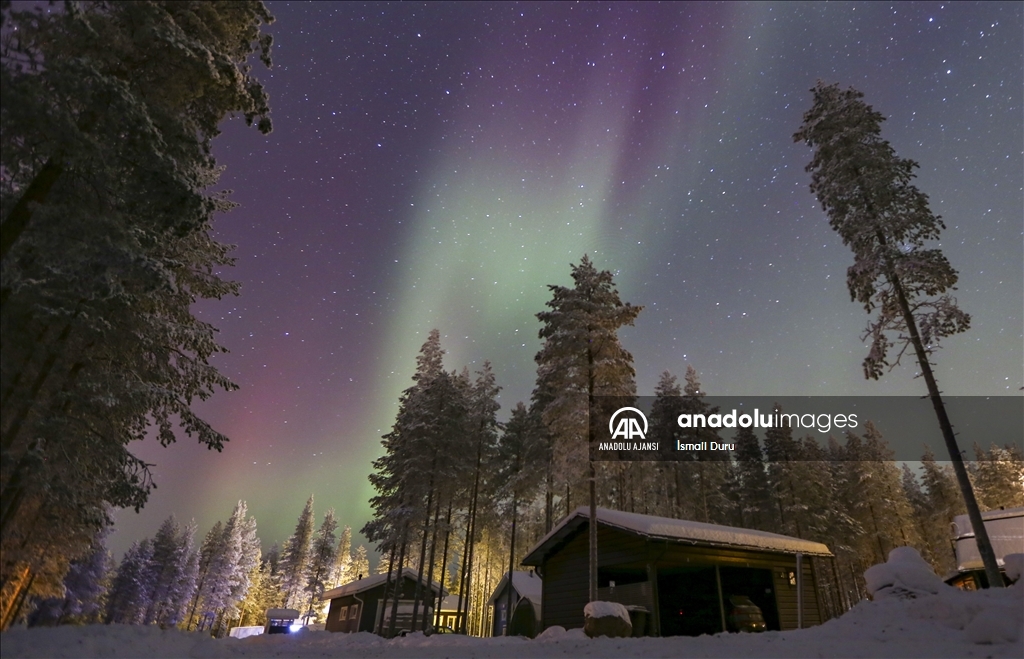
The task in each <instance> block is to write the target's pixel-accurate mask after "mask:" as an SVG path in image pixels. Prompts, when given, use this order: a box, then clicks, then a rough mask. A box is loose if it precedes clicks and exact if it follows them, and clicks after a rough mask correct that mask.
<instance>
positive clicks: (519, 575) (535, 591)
mask: <svg viewBox="0 0 1024 659" xmlns="http://www.w3.org/2000/svg"><path fill="white" fill-rule="evenodd" d="M506 583H508V572H506V573H505V574H503V575H502V576H501V581H499V582H498V586H497V587H496V588H495V589H494V592H493V593H491V596H490V597H489V598H488V599H487V606H493V605H494V600H495V599H496V598H497V597H498V595H500V594H501V591H502V590H504V588H505V584H506ZM543 585H544V582H543V581H541V578H540V577H539V576H537V574H535V573H534V572H525V571H521V570H516V571H515V572H513V573H512V587H513V588H515V590H516V592H517V593H519V596H520V597H525V598H526V599H528V600H530V601H531V602H532V603H533V605H534V606H535V607H537V608H538V610H539V607H540V604H541V590H542V587H543Z"/></svg>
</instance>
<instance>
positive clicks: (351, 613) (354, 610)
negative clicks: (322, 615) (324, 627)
mask: <svg viewBox="0 0 1024 659" xmlns="http://www.w3.org/2000/svg"><path fill="white" fill-rule="evenodd" d="M358 613H359V605H358V604H353V605H352V606H350V607H348V619H349V620H354V619H355V618H356V616H357V614H358Z"/></svg>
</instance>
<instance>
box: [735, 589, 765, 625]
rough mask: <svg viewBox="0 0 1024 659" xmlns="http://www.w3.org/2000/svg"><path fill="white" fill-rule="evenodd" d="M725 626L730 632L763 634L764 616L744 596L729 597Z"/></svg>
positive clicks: (758, 608)
mask: <svg viewBox="0 0 1024 659" xmlns="http://www.w3.org/2000/svg"><path fill="white" fill-rule="evenodd" d="M728 602H729V612H728V615H726V618H725V620H726V626H727V627H728V628H729V631H731V632H763V631H764V630H765V624H764V616H763V615H762V614H761V609H760V607H758V606H757V605H756V604H754V603H753V602H752V601H750V598H749V597H746V596H745V595H730V596H729V598H728Z"/></svg>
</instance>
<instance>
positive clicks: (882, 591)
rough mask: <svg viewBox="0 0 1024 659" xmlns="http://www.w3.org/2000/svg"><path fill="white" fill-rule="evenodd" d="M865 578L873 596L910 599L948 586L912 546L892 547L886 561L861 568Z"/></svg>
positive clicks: (931, 593)
mask: <svg viewBox="0 0 1024 659" xmlns="http://www.w3.org/2000/svg"><path fill="white" fill-rule="evenodd" d="M864 580H865V581H866V582H867V588H868V593H870V594H871V597H872V598H873V599H886V598H892V597H894V598H896V599H913V598H915V597H920V596H922V595H934V594H936V593H938V592H940V591H942V590H943V589H948V588H950V586H947V585H946V584H944V583H943V582H942V579H939V577H938V576H936V574H935V572H933V571H932V568H931V566H930V565H928V563H927V562H926V561H925V560H924V559H923V558H921V554H919V553H918V552H917V550H916V549H914V548H913V547H897V548H896V549H893V550H892V551H891V552H889V560H888V561H886V562H885V563H882V564H880V565H873V566H871V567H869V568H868V569H867V571H865V572H864Z"/></svg>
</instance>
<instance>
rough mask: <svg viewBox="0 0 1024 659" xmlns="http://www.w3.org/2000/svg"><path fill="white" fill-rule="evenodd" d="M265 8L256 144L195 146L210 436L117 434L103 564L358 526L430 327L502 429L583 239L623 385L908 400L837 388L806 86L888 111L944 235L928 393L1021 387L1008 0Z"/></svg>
mask: <svg viewBox="0 0 1024 659" xmlns="http://www.w3.org/2000/svg"><path fill="white" fill-rule="evenodd" d="M268 4H269V7H270V10H271V12H272V13H273V14H274V15H275V16H276V18H277V22H276V23H275V24H274V25H273V26H271V27H270V30H269V31H270V32H271V33H272V34H273V35H274V38H275V45H274V52H273V57H274V62H275V66H274V68H273V70H272V71H265V70H264V71H262V72H260V73H259V75H260V77H261V79H262V80H263V82H264V84H265V86H266V87H267V90H268V91H269V93H270V95H271V108H272V117H273V120H274V132H273V134H271V135H270V136H268V137H266V138H264V137H262V136H260V135H259V134H258V133H257V132H256V131H254V130H251V129H246V127H245V126H244V125H243V122H241V121H240V120H235V121H233V122H231V123H229V124H228V125H226V126H225V130H224V134H223V135H222V136H221V137H219V138H218V139H217V141H216V142H215V155H216V157H217V159H218V162H219V163H220V164H222V165H224V166H226V171H225V174H224V177H223V178H222V186H221V187H224V188H230V189H233V190H234V193H233V195H232V199H233V200H234V201H235V202H237V203H238V204H239V207H238V208H237V209H235V210H234V211H233V212H231V213H229V214H226V215H224V216H223V217H221V218H220V219H219V220H218V223H217V225H216V230H217V234H218V237H219V238H220V239H221V240H223V241H225V242H228V243H232V244H235V245H237V248H236V250H235V252H234V254H235V256H236V258H237V264H236V266H235V267H234V268H233V269H231V270H230V271H229V272H228V276H229V277H230V278H232V279H235V280H237V281H240V282H241V283H242V293H241V296H240V297H238V298H231V299H225V300H222V301H220V302H216V303H206V304H203V305H201V306H200V307H198V309H197V311H198V313H199V314H200V316H201V318H202V319H203V320H206V321H208V322H211V323H213V324H214V325H215V326H217V327H218V328H219V329H220V330H221V332H220V340H221V342H222V344H223V345H225V346H226V347H228V348H229V349H230V351H231V353H230V354H229V355H226V356H224V357H222V358H220V359H219V361H218V362H217V364H218V366H219V367H220V368H221V370H222V371H223V372H224V373H225V374H227V375H228V376H229V377H231V378H232V379H233V380H234V381H235V382H237V383H238V384H239V385H240V386H241V389H240V390H239V391H238V392H234V393H221V394H218V395H216V396H215V397H214V398H213V399H212V400H211V401H210V402H208V403H204V404H202V405H201V406H199V408H198V409H200V410H201V411H202V413H203V415H204V417H205V418H207V419H208V420H209V421H211V422H212V423H213V425H214V426H215V427H217V428H218V429H219V430H221V431H223V432H225V433H226V434H227V435H228V436H229V437H231V442H230V444H229V445H228V446H227V448H226V449H225V451H224V453H222V454H209V453H207V452H206V451H205V450H202V449H200V448H198V447H197V446H195V445H193V443H192V442H191V441H189V440H187V439H186V438H182V439H181V440H180V441H179V443H178V444H177V445H175V446H173V447H171V448H169V449H161V448H160V447H159V446H156V445H152V446H151V445H141V446H139V447H137V450H136V452H137V454H139V455H140V456H141V457H143V458H144V459H146V460H147V461H149V462H152V463H156V467H155V468H154V471H155V474H156V478H157V483H158V485H159V489H158V490H157V491H156V492H154V494H153V496H152V498H151V502H150V503H149V505H148V506H147V507H146V508H145V509H144V511H143V512H142V514H141V515H135V514H134V513H131V512H128V511H123V512H121V513H119V514H118V530H117V532H116V533H115V535H114V536H113V537H112V539H111V547H112V549H114V550H115V552H118V551H123V548H124V547H126V546H127V545H128V544H129V543H130V542H131V540H133V539H137V538H140V537H142V536H144V535H151V534H152V533H153V532H154V531H155V530H156V528H157V526H158V525H159V523H160V521H161V520H162V519H163V518H164V517H166V516H167V515H168V514H170V513H172V512H173V513H175V514H176V515H177V516H178V517H179V518H180V519H184V520H187V519H189V518H192V517H195V518H196V520H197V521H198V522H199V526H200V533H205V532H206V530H207V529H208V528H209V527H210V525H212V524H213V522H214V521H215V520H217V519H222V518H226V517H227V515H228V514H229V513H230V511H231V507H232V505H233V504H234V502H235V501H237V500H238V499H245V500H246V501H247V502H248V504H249V510H250V512H251V513H252V514H253V515H254V516H255V517H256V519H257V522H258V523H259V525H260V527H259V528H260V536H261V538H262V539H263V541H264V543H265V545H267V546H269V544H272V543H273V542H275V541H283V540H284V539H285V538H286V537H287V536H288V534H289V533H291V530H292V527H293V526H294V523H295V518H296V516H297V515H298V513H299V511H300V510H301V508H302V504H303V502H304V501H305V499H306V497H307V496H308V495H309V494H310V493H314V494H315V495H316V510H317V515H318V517H319V516H320V515H322V513H323V512H324V510H326V508H328V507H334V508H336V510H337V511H338V514H339V518H340V521H341V523H342V524H348V525H351V526H352V527H353V528H354V529H355V530H358V528H359V527H361V526H362V525H363V523H365V521H366V520H367V519H368V515H369V506H368V504H367V499H368V497H369V496H370V487H369V484H368V483H367V480H366V475H367V474H368V473H369V471H370V462H371V460H372V459H373V458H374V457H376V456H377V455H378V454H379V451H380V443H379V441H380V436H381V435H382V434H383V433H385V432H387V430H388V429H389V428H390V425H391V422H392V421H393V418H394V413H395V410H396V409H397V400H398V396H399V394H400V392H401V391H402V390H403V389H404V388H406V387H407V386H408V385H409V384H410V380H409V377H410V375H411V374H412V370H413V367H414V364H415V356H416V352H417V350H418V348H419V346H420V344H422V342H423V341H424V339H425V338H426V335H427V332H428V331H429V330H430V329H431V328H434V327H437V328H438V329H440V331H441V335H442V345H443V347H444V348H445V349H446V350H447V351H448V355H447V361H446V364H447V366H448V368H450V369H461V368H462V367H463V366H464V365H465V366H468V367H469V368H470V369H471V370H473V369H475V368H477V367H479V365H480V364H481V363H482V362H483V361H484V360H490V361H491V362H492V363H493V364H494V369H495V372H496V374H497V377H498V383H499V384H500V385H501V386H502V387H504V390H503V392H502V396H501V402H502V408H503V410H502V413H501V417H502V418H505V415H507V414H508V411H509V410H510V409H511V408H512V407H513V406H514V405H515V403H516V402H517V401H519V400H527V399H528V397H529V394H530V390H531V389H532V386H533V380H534V372H535V371H534V369H535V365H534V362H533V357H534V355H535V354H536V352H537V350H538V349H539V345H540V344H539V340H538V338H537V331H538V329H539V324H538V322H537V321H536V318H535V317H534V314H536V313H537V312H538V311H541V310H542V309H543V308H544V303H545V301H546V300H547V299H548V297H549V296H548V291H547V288H546V285H547V284H561V285H566V284H567V283H568V282H569V264H570V263H574V262H578V261H579V259H580V258H581V257H582V256H583V254H585V253H586V254H589V255H590V256H591V258H592V259H593V260H594V262H595V264H596V265H597V267H599V268H601V269H608V270H611V271H612V272H614V273H615V275H616V283H617V285H618V288H619V291H620V294H621V296H622V298H623V300H627V301H629V302H632V303H633V304H639V305H643V306H644V307H645V308H644V311H643V312H642V313H641V314H640V316H639V318H638V320H637V323H636V326H635V327H633V328H628V329H626V330H625V331H623V332H622V333H621V338H622V340H623V343H624V344H625V347H626V348H627V349H628V350H630V351H631V352H632V353H633V355H634V357H635V365H636V369H637V385H638V389H639V392H640V393H641V394H647V395H649V394H651V393H653V389H654V385H655V383H656V381H657V377H658V375H659V374H660V373H661V372H662V371H664V370H670V371H672V372H673V373H675V374H677V375H679V376H682V374H683V373H684V372H685V370H686V366H687V364H691V365H693V366H694V368H696V369H697V370H698V372H700V374H701V378H702V382H703V384H704V386H705V388H706V389H707V391H708V392H710V393H711V394H728V395H739V394H743V395H763V396H771V395H780V396H781V395H831V396H839V395H888V394H905V395H920V394H923V393H924V385H923V383H921V382H920V381H918V380H915V379H914V377H913V374H914V369H913V368H912V366H911V365H910V364H909V362H908V364H907V365H905V366H904V367H901V368H898V369H896V370H895V371H894V372H892V373H890V374H889V375H887V376H886V377H885V378H883V379H882V380H881V381H880V382H869V381H865V380H864V379H863V376H862V373H861V366H860V364H861V360H862V359H863V357H864V355H865V353H866V350H867V348H866V347H865V344H864V342H862V341H861V340H860V335H861V330H862V328H863V327H864V326H865V325H866V323H867V321H868V316H867V315H866V314H865V313H864V311H863V309H862V308H861V307H860V306H859V305H857V304H854V303H851V302H850V300H849V295H848V293H847V290H846V284H845V273H846V268H847V267H848V266H849V265H850V263H851V262H852V257H851V255H850V252H849V250H848V249H847V248H846V247H844V246H843V245H842V244H841V242H840V241H839V239H838V238H837V237H836V236H835V234H834V233H833V232H832V231H831V229H830V228H829V227H828V223H827V221H826V219H825V217H824V215H823V213H822V211H821V210H820V208H819V206H818V204H817V202H816V201H815V199H814V197H813V196H812V195H811V193H810V192H809V191H808V183H809V176H808V175H807V174H806V173H805V172H804V165H805V164H806V163H807V161H808V160H809V159H810V151H809V149H807V148H806V147H805V146H804V145H802V144H795V143H793V141H792V137H791V136H792V134H793V132H794V131H795V130H796V129H797V127H798V126H799V125H800V122H801V117H802V114H803V112H804V111H805V110H806V109H808V108H809V107H810V103H811V97H810V93H809V91H808V89H809V88H810V87H811V86H812V85H813V84H814V82H815V80H817V79H819V78H820V79H823V80H825V81H827V82H838V83H840V84H841V85H843V86H847V85H851V86H854V87H857V88H858V89H860V90H861V91H863V92H864V93H865V96H866V100H867V102H869V103H870V104H872V105H873V106H874V107H875V108H876V109H878V110H879V111H880V112H882V113H883V114H884V115H886V116H887V117H888V121H887V122H886V124H885V126H884V131H885V132H884V137H885V138H886V139H888V140H889V141H890V142H891V143H892V144H893V146H894V147H895V149H896V150H897V152H898V153H899V154H900V155H901V156H904V157H910V158H913V159H915V160H917V161H918V162H919V163H920V164H921V169H920V170H919V178H918V180H917V185H918V186H919V187H920V188H921V189H922V190H923V191H924V192H926V193H927V194H928V195H929V196H930V198H931V203H932V209H933V210H934V211H935V212H937V213H938V214H940V215H942V216H943V218H944V220H945V222H946V224H947V229H946V231H945V233H944V235H943V241H942V244H941V247H942V249H944V250H945V253H946V255H947V256H948V257H949V259H950V261H951V262H952V264H953V266H954V267H956V268H957V269H959V271H960V274H961V280H960V284H959V287H958V288H959V290H958V292H957V297H958V299H959V301H960V304H961V306H962V307H963V308H964V309H965V310H966V311H968V312H969V313H971V314H972V316H973V322H972V327H971V329H970V330H969V331H968V332H966V333H965V334H962V335H959V336H956V337H953V338H952V339H950V340H948V341H946V342H945V344H944V346H945V349H944V350H942V351H941V352H940V353H939V354H938V356H937V358H936V363H937V371H936V372H937V376H938V378H939V381H940V384H941V385H942V388H943V390H944V391H945V392H948V393H950V394H954V395H1014V394H1018V392H1019V389H1020V388H1021V386H1022V384H1024V382H1022V366H1021V365H1022V363H1024V346H1022V344H1024V329H1022V328H1024V283H1022V282H1024V245H1022V239H1024V228H1022V225H1024V191H1022V180H1024V158H1022V146H1021V145H1022V144H1024V131H1022V123H1024V122H1022V120H1021V116H1022V105H1021V96H1022V92H1024V36H1022V35H1024V8H1022V5H1021V4H1020V3H995V2H992V3H920V4H918V3H913V4H903V3H896V4H888V3H852V4H850V3H828V4H809V3H755V4H747V3H723V4H704V3H700V4H696V3H665V4H656V3H650V4H648V3H584V4H576V3H555V2H550V3H549V2H544V3H482V2H480V3H457V4H452V3H426V4H422V3H419V4H414V3H409V4H379V3H354V2H351V3H337V4H334V3H312V4H302V3H279V2H271V3H268ZM257 66H258V65H257ZM883 432H884V428H883ZM358 542H361V539H357V543H358Z"/></svg>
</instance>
